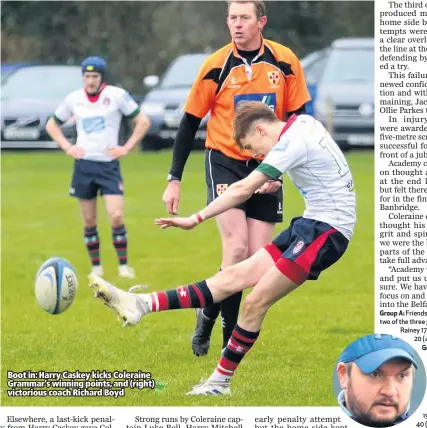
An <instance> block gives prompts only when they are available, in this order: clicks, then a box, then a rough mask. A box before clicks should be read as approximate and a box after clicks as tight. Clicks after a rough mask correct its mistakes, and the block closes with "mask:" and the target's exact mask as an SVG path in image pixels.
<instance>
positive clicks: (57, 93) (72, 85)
mask: <svg viewBox="0 0 427 428" xmlns="http://www.w3.org/2000/svg"><path fill="white" fill-rule="evenodd" d="M81 85H82V77H81V68H80V67H78V66H67V65H36V66H29V67H24V68H20V69H19V70H17V71H15V72H14V73H13V74H12V75H10V76H9V78H8V79H7V80H6V81H5V83H4V84H3V85H2V88H1V148H2V149H5V148H8V149H18V148H24V149H32V148H44V149H51V148H57V145H56V143H55V142H54V141H52V140H51V139H50V137H49V136H48V134H47V133H46V131H45V129H44V128H45V125H46V122H47V120H48V119H49V117H50V116H52V115H53V113H54V112H55V110H56V108H57V107H58V105H59V104H60V102H61V101H62V100H63V99H64V98H65V97H66V96H67V95H68V94H69V93H70V92H72V91H73V90H75V89H78V88H79V87H81ZM62 131H63V132H64V135H65V136H66V137H67V138H68V139H70V140H71V141H75V139H76V127H75V123H74V122H73V121H72V120H71V121H68V122H67V123H65V124H64V125H63V127H62Z"/></svg>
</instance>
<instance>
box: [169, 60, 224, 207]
mask: <svg viewBox="0 0 427 428" xmlns="http://www.w3.org/2000/svg"><path fill="white" fill-rule="evenodd" d="M210 71H211V65H210V61H209V58H208V59H207V60H206V61H205V63H204V64H203V65H202V67H201V69H200V71H199V74H198V76H197V78H196V80H195V82H194V83H193V86H192V88H191V91H190V94H189V95H188V98H187V102H186V105H185V109H184V110H185V113H184V116H183V118H182V119H181V122H180V124H179V127H178V132H177V135H176V138H175V142H174V145H173V155H172V166H171V168H170V170H169V175H168V181H169V183H168V185H167V187H166V190H165V192H164V193H163V198H162V199H163V202H164V203H165V205H166V209H167V211H168V212H169V214H173V215H175V214H178V206H179V201H180V198H181V179H182V174H183V173H184V168H185V164H186V163H187V159H188V157H189V156H190V152H191V149H192V147H193V142H194V138H195V136H196V132H197V129H198V128H199V126H200V122H201V121H202V119H203V118H204V117H205V116H206V115H207V113H208V112H209V110H210V109H211V107H212V104H213V101H214V99H215V89H216V83H215V82H214V80H213V78H212V77H211V74H212V73H210Z"/></svg>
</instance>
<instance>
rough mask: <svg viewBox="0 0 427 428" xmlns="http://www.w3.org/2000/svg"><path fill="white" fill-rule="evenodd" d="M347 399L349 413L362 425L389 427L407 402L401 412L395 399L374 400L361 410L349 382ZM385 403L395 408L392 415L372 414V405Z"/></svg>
mask: <svg viewBox="0 0 427 428" xmlns="http://www.w3.org/2000/svg"><path fill="white" fill-rule="evenodd" d="M347 399H348V401H347V400H346V406H347V408H348V409H349V410H350V411H351V413H352V414H353V415H354V417H355V418H356V421H357V422H359V423H360V424H362V425H366V426H368V427H390V426H392V425H393V424H394V422H395V421H396V420H397V419H399V418H400V417H401V416H402V415H403V414H404V413H405V410H406V409H407V407H408V404H409V403H407V404H406V405H405V406H403V409H404V410H402V411H401V412H399V405H398V403H396V402H395V401H392V402H390V401H387V400H383V401H380V400H378V401H374V403H373V404H372V405H371V407H370V408H369V409H368V410H362V408H363V405H362V404H361V403H360V401H359V399H358V397H357V396H356V394H354V392H353V389H352V386H351V383H349V384H348V387H347ZM383 403H387V404H388V405H391V406H393V407H394V408H395V409H396V414H395V416H394V417H388V418H382V417H381V416H375V414H374V407H375V406H376V405H378V404H383Z"/></svg>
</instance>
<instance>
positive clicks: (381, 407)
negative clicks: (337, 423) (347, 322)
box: [337, 334, 418, 427]
mask: <svg viewBox="0 0 427 428" xmlns="http://www.w3.org/2000/svg"><path fill="white" fill-rule="evenodd" d="M415 354H416V353H415V351H414V349H413V348H412V347H411V346H410V345H409V344H408V343H406V342H405V341H403V340H401V339H399V338H397V337H395V336H390V335H388V334H372V335H369V336H365V337H362V338H360V339H357V340H356V341H355V342H353V343H351V344H350V345H349V346H348V347H347V348H346V349H345V350H344V351H343V353H342V354H341V356H340V357H339V360H338V365H337V373H338V379H339V383H340V386H341V389H342V391H341V392H340V394H339V395H338V402H339V404H340V406H341V408H342V410H343V411H344V412H345V413H346V414H347V415H348V416H350V417H351V418H352V419H354V420H355V421H356V422H359V423H360V424H363V425H366V426H369V427H390V426H394V425H397V424H399V423H400V422H403V421H404V420H406V419H408V417H409V416H411V414H412V413H411V412H410V410H409V409H410V399H411V393H412V389H413V384H414V379H415V376H416V373H417V372H416V370H417V369H418V366H417V363H416V362H415Z"/></svg>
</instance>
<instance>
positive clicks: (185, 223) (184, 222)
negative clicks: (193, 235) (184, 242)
mask: <svg viewBox="0 0 427 428" xmlns="http://www.w3.org/2000/svg"><path fill="white" fill-rule="evenodd" d="M154 223H155V224H157V226H160V229H167V228H168V227H179V228H180V229H183V230H191V229H194V228H195V227H196V226H197V224H198V223H197V222H195V221H194V218H192V217H185V218H184V217H175V218H158V219H156V220H154Z"/></svg>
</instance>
